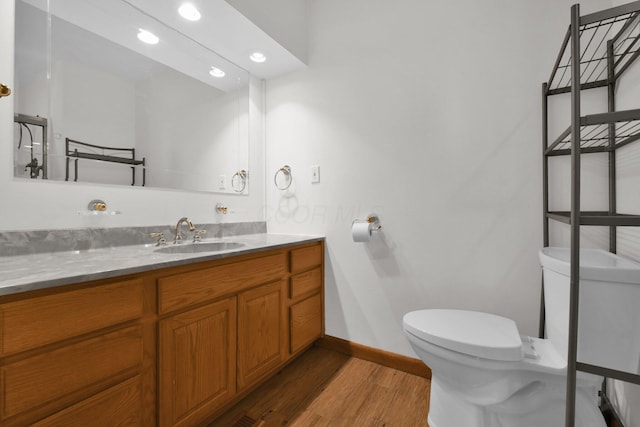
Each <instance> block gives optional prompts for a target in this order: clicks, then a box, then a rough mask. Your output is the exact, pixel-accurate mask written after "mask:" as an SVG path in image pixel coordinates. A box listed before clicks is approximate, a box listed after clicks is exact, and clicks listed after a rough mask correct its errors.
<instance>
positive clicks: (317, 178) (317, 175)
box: [311, 165, 320, 184]
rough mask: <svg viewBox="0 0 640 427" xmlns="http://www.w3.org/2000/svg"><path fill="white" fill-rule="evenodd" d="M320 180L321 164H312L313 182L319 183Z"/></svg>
mask: <svg viewBox="0 0 640 427" xmlns="http://www.w3.org/2000/svg"><path fill="white" fill-rule="evenodd" d="M319 182H320V166H318V165H314V166H311V183H312V184H317V183H319Z"/></svg>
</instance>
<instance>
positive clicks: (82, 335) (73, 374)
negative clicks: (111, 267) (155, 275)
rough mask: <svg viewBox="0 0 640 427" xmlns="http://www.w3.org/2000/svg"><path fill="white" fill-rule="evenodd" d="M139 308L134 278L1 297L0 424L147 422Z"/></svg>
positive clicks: (140, 287) (139, 287) (139, 283)
mask: <svg viewBox="0 0 640 427" xmlns="http://www.w3.org/2000/svg"><path fill="white" fill-rule="evenodd" d="M146 309H147V307H146V306H145V300H144V282H143V280H142V279H137V278H136V279H131V280H115V281H114V280H110V281H102V282H99V283H92V284H87V285H80V286H78V285H72V286H69V287H64V288H62V289H61V290H57V291H56V290H46V291H45V292H36V293H27V294H24V295H11V296H6V297H3V298H2V299H1V300H0V318H1V321H0V330H1V333H0V344H1V346H0V347H1V348H0V376H1V379H2V382H1V387H2V389H1V390H2V393H1V394H2V396H1V397H2V399H0V425H2V426H24V425H31V424H35V425H40V426H56V425H60V426H62V425H74V424H75V425H82V422H81V421H80V420H89V419H91V420H93V422H98V420H100V419H103V420H105V421H108V422H109V423H112V422H116V423H120V424H129V425H131V424H133V425H136V424H137V425H145V423H146V424H147V425H149V423H153V422H154V419H155V414H154V413H153V408H151V410H149V408H145V407H146V406H148V403H149V402H153V400H151V399H149V400H147V401H146V402H145V393H144V391H143V387H142V378H145V377H147V375H148V374H147V372H148V369H149V368H150V367H151V368H152V365H151V364H150V363H149V359H148V358H147V357H146V356H145V336H146V335H147V333H148V331H149V330H150V328H149V324H148V322H145V310H146ZM152 327H153V326H151V328H152ZM150 344H153V342H151V343H150ZM152 392H153V391H151V393H152ZM106 414H110V415H109V416H108V417H107V415H106ZM100 417H102V418H100ZM71 420H74V421H73V422H71ZM85 425H89V424H85ZM93 425H97V424H93Z"/></svg>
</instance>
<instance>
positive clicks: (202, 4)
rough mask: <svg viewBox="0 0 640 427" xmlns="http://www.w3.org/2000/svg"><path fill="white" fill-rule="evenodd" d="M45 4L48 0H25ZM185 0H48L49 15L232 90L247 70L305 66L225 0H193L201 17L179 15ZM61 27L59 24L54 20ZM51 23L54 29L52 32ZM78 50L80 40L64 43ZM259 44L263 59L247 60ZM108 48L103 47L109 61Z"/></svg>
mask: <svg viewBox="0 0 640 427" xmlns="http://www.w3.org/2000/svg"><path fill="white" fill-rule="evenodd" d="M25 2H27V3H29V4H32V5H34V6H36V7H38V8H41V9H46V3H47V2H46V0H25ZM183 2H184V0H163V1H157V0H50V1H49V7H50V10H51V13H52V15H54V16H56V17H58V18H61V19H63V20H65V21H68V22H70V23H71V24H74V25H76V26H78V27H80V28H83V29H85V30H88V31H90V32H92V33H94V34H97V35H99V36H101V37H104V38H105V39H107V40H109V41H111V42H114V43H116V44H118V45H121V46H125V47H127V48H128V49H130V50H133V51H135V52H138V53H140V54H142V55H145V56H146V57H149V58H151V59H153V60H155V61H157V62H159V63H161V64H164V65H166V66H169V67H171V68H174V69H176V70H178V71H180V72H182V73H185V74H188V75H190V76H192V77H194V78H197V79H198V80H201V81H203V82H205V83H207V84H209V85H213V86H216V87H218V88H219V89H221V90H225V91H228V90H234V89H237V88H238V85H239V84H240V85H244V84H246V82H247V78H248V77H247V73H246V72H247V71H248V72H250V73H251V74H253V75H255V76H257V77H259V78H263V79H270V78H273V77H275V76H278V75H282V74H286V73H288V72H291V71H294V70H297V69H300V68H303V67H305V65H304V63H303V62H302V61H300V60H299V59H298V58H296V57H295V56H294V55H293V54H291V53H290V52H289V51H287V50H286V49H285V48H283V47H282V46H281V45H279V44H278V43H277V42H275V41H274V40H273V39H272V38H271V37H269V36H268V35H267V34H266V33H265V32H264V31H262V30H260V29H259V28H258V27H257V26H256V25H254V24H253V23H252V22H251V21H249V20H248V19H247V18H245V17H244V16H243V15H242V14H240V12H238V11H237V10H236V9H234V8H233V7H231V6H230V5H229V4H228V3H227V2H225V1H223V0H191V3H192V4H194V5H195V6H196V7H197V8H198V9H199V10H200V12H201V13H202V19H201V20H200V21H197V22H191V21H187V20H185V19H183V18H182V17H180V15H179V14H178V12H177V9H178V7H179V5H180V4H182V3H183ZM58 27H59V28H60V27H62V26H61V25H59V26H58ZM139 28H144V29H146V30H149V31H151V32H153V33H154V34H156V35H157V36H158V37H159V38H160V43H158V44H157V45H145V44H144V43H141V42H140V41H139V40H138V39H137V37H136V35H137V32H138V29H139ZM55 31H56V29H55V28H54V30H53V32H54V33H55ZM67 48H68V49H69V50H74V49H76V50H78V51H82V50H83V49H86V47H83V46H82V42H81V41H76V42H74V45H68V46H67ZM255 50H259V51H261V52H263V53H265V54H266V55H267V58H268V59H267V61H266V62H264V63H261V64H256V63H253V62H252V61H250V60H249V54H250V53H251V52H253V51H255ZM109 52H110V49H107V48H105V49H101V52H100V53H101V55H102V56H103V59H104V60H106V61H105V62H109V59H110V58H109V55H108V54H109ZM212 66H215V67H217V68H220V69H222V70H224V71H225V72H226V73H227V75H226V76H225V77H224V78H223V79H215V80H212V77H211V76H210V75H209V70H210V69H211V67H212Z"/></svg>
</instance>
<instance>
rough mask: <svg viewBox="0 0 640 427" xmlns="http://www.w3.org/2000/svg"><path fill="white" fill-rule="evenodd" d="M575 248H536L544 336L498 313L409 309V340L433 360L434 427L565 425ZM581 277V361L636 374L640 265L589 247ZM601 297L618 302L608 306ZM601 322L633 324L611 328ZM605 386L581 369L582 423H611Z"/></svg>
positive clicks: (578, 417) (589, 426) (590, 426)
mask: <svg viewBox="0 0 640 427" xmlns="http://www.w3.org/2000/svg"><path fill="white" fill-rule="evenodd" d="M569 255H570V252H569V250H568V249H567V248H552V247H548V248H543V249H542V250H540V252H539V259H540V263H541V264H542V268H543V275H544V291H545V292H544V295H545V309H546V338H545V339H540V338H534V337H528V336H521V335H520V334H519V332H518V328H517V326H516V324H515V322H514V321H513V320H511V319H508V318H505V317H502V316H497V315H495V314H489V313H482V312H477V311H468V310H453V309H425V310H417V311H412V312H409V313H407V314H405V316H404V318H403V329H404V332H405V334H406V336H407V338H408V340H409V343H410V344H411V346H412V347H413V349H414V350H415V352H416V354H417V355H418V356H419V357H420V358H421V359H422V360H423V361H424V362H425V364H426V365H427V366H429V368H431V375H432V376H431V393H430V402H429V416H428V422H429V426H430V427H460V426H465V427H547V426H563V425H564V421H565V405H566V367H567V361H566V359H567V342H568V329H569V271H570V268H569ZM580 277H581V279H580V309H579V322H580V323H579V325H580V327H579V328H578V360H579V361H581V362H585V363H591V364H596V365H600V366H606V367H609V368H615V369H621V368H622V369H627V371H629V372H633V373H636V371H637V370H638V362H637V361H638V354H639V353H640V334H639V333H638V331H635V330H634V329H635V328H634V325H637V324H638V321H640V315H639V314H637V313H636V311H637V310H635V309H633V310H630V309H626V307H629V308H631V307H637V306H638V305H640V264H639V263H636V262H634V261H631V260H628V259H625V258H622V257H619V256H617V255H615V254H612V253H609V252H606V251H602V250H596V249H583V250H581V254H580ZM603 304H613V305H611V307H610V308H611V309H609V310H607V307H606V306H603ZM619 307H622V308H623V309H619ZM603 311H605V312H606V313H607V316H602V312H603ZM593 319H597V320H598V321H594V320H593ZM603 321H604V322H607V323H609V324H610V325H616V327H619V325H629V329H628V330H616V331H615V332H612V329H613V328H608V327H607V325H603V324H602V322H603ZM623 337H625V338H624V339H623ZM611 346H615V347H611ZM621 346H622V347H621ZM603 348H604V349H611V348H616V349H621V348H623V349H624V351H613V352H609V351H602V349H603ZM612 353H613V354H612ZM601 384H602V378H601V377H598V376H595V375H592V374H589V373H585V372H580V371H578V372H577V380H576V413H575V425H576V426H581V427H605V426H606V423H605V421H604V418H603V416H602V414H601V412H600V410H599V408H598V390H599V389H600V386H601Z"/></svg>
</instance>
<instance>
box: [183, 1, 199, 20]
mask: <svg viewBox="0 0 640 427" xmlns="http://www.w3.org/2000/svg"><path fill="white" fill-rule="evenodd" d="M178 13H179V14H180V16H182V17H183V18H184V19H187V20H189V21H198V20H200V17H201V16H202V15H200V11H199V10H198V9H196V7H195V6H194V5H192V4H191V3H184V4H183V5H182V6H180V7H179V8H178Z"/></svg>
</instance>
